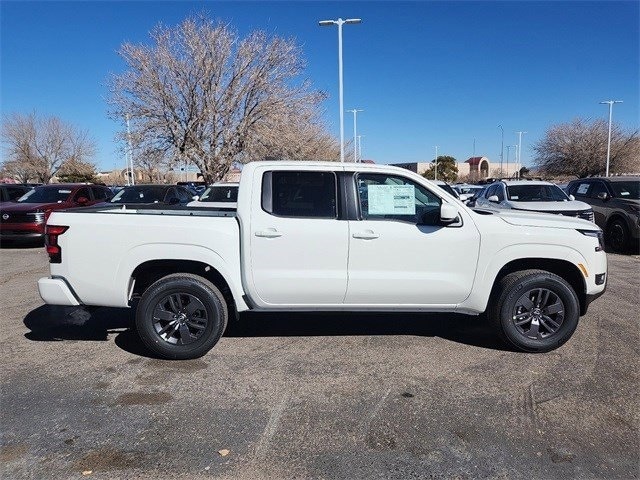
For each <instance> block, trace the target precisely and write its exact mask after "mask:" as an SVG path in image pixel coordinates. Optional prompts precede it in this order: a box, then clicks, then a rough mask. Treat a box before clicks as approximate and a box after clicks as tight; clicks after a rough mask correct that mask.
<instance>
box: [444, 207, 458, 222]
mask: <svg viewBox="0 0 640 480" xmlns="http://www.w3.org/2000/svg"><path fill="white" fill-rule="evenodd" d="M457 218H458V207H456V206H455V205H450V204H448V203H443V204H442V205H441V206H440V222H441V223H443V224H445V225H447V224H449V223H453V222H455V221H456V219H457Z"/></svg>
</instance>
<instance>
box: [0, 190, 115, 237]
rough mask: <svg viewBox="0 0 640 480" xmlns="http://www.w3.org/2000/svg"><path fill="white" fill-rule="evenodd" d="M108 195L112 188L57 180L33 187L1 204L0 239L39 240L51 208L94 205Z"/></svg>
mask: <svg viewBox="0 0 640 480" xmlns="http://www.w3.org/2000/svg"><path fill="white" fill-rule="evenodd" d="M111 197H112V194H111V190H109V189H108V188H107V187H104V186H101V185H87V184H78V183H58V184H51V185H42V186H40V187H36V188H34V189H33V190H31V191H29V192H27V193H26V194H25V195H24V196H22V197H20V198H19V199H18V200H17V201H16V202H15V203H3V204H2V206H0V240H29V239H31V240H42V239H43V238H44V225H45V223H47V218H48V217H49V214H50V213H51V212H52V211H54V210H62V209H65V208H72V207H84V206H86V205H93V204H95V203H99V202H105V201H107V200H109V199H110V198H111Z"/></svg>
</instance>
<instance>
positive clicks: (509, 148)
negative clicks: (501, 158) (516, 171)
mask: <svg viewBox="0 0 640 480" xmlns="http://www.w3.org/2000/svg"><path fill="white" fill-rule="evenodd" d="M516 146H517V145H507V178H509V152H510V151H511V149H512V148H516ZM516 151H517V150H516ZM500 173H502V172H500Z"/></svg>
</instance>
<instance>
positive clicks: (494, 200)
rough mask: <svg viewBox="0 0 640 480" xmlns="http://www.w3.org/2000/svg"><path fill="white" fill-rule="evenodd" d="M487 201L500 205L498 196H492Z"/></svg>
mask: <svg viewBox="0 0 640 480" xmlns="http://www.w3.org/2000/svg"><path fill="white" fill-rule="evenodd" d="M487 200H489V201H490V202H493V203H500V199H499V198H498V196H497V195H491V196H490V197H489V198H487Z"/></svg>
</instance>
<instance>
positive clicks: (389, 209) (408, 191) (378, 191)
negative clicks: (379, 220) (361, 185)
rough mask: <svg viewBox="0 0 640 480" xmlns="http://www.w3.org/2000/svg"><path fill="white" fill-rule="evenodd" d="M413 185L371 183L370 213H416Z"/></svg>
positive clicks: (369, 191)
mask: <svg viewBox="0 0 640 480" xmlns="http://www.w3.org/2000/svg"><path fill="white" fill-rule="evenodd" d="M415 198H416V194H415V187H414V186H413V185H369V188H368V189H367V200H368V202H369V212H368V213H369V215H415V214H416V203H415Z"/></svg>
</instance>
